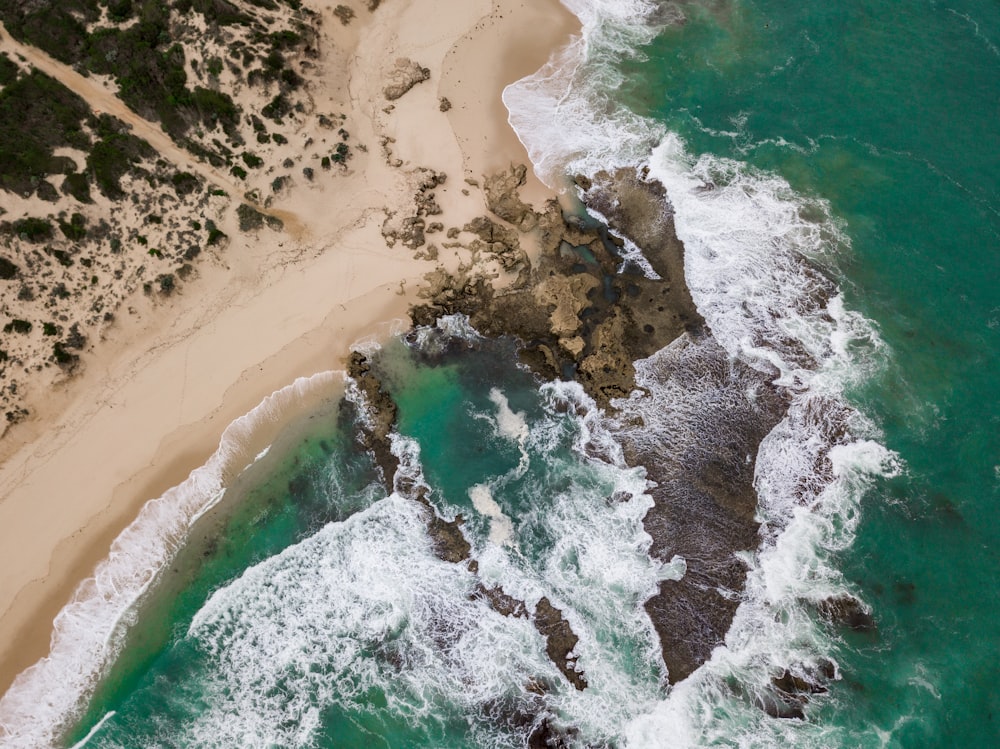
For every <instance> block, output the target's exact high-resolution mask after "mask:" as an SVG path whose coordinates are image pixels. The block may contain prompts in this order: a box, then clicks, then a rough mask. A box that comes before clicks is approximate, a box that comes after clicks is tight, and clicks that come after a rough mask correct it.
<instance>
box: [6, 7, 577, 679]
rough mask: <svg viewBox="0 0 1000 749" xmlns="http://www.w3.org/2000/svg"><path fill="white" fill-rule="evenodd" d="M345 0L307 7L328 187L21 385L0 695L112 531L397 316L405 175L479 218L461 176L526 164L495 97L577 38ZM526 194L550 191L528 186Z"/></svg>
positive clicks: (468, 11)
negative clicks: (392, 229)
mask: <svg viewBox="0 0 1000 749" xmlns="http://www.w3.org/2000/svg"><path fill="white" fill-rule="evenodd" d="M353 5H356V6H357V8H356V10H357V18H356V19H355V20H354V21H353V22H352V24H351V25H350V26H343V25H342V24H341V23H340V22H339V21H338V20H337V19H336V18H335V17H334V16H333V13H332V6H331V7H327V6H326V5H325V4H323V6H322V7H320V6H319V5H318V4H316V5H315V6H314V7H315V9H316V10H317V11H320V12H322V13H323V15H324V26H323V28H324V39H325V41H328V42H330V43H331V45H332V46H331V48H330V50H329V51H324V50H321V52H325V56H324V57H322V58H321V61H322V63H323V64H324V65H326V68H327V69H325V70H322V68H321V72H325V74H326V78H325V83H324V82H323V81H324V79H323V78H322V77H321V78H320V81H319V83H317V82H316V81H314V82H313V84H312V85H313V90H312V91H311V92H310V93H311V95H312V97H313V98H314V99H315V100H316V102H317V108H318V109H324V108H326V109H331V108H333V109H337V110H339V111H343V112H346V113H347V114H348V119H349V121H350V122H351V123H352V128H353V131H352V138H353V139H354V140H355V141H357V142H360V143H364V144H366V145H367V147H368V151H367V153H363V154H362V153H359V154H357V155H356V156H355V158H354V159H353V160H352V163H351V165H350V170H349V172H350V173H348V174H345V175H344V177H343V178H341V179H340V180H339V181H337V182H334V183H329V182H328V183H326V184H325V185H324V186H323V187H321V188H315V187H312V188H310V189H301V190H292V191H291V192H289V193H288V194H287V195H285V196H283V197H282V199H281V200H278V201H277V202H276V203H275V205H274V209H275V212H281V211H287V212H288V213H287V214H286V215H288V216H292V217H295V218H297V219H298V221H299V222H300V224H301V226H299V227H294V228H295V230H294V231H290V232H273V231H271V230H269V229H262V230H261V231H260V235H259V237H257V238H256V239H251V240H243V241H240V239H238V238H237V237H238V235H239V232H238V231H235V230H232V229H231V227H223V228H224V229H226V231H227V233H229V234H230V235H231V236H233V237H234V240H233V242H232V243H231V245H230V246H229V247H228V248H227V249H226V250H225V251H224V252H222V253H219V254H218V255H217V256H216V257H214V258H208V259H207V260H206V261H204V262H202V263H201V264H200V265H199V266H198V272H199V277H198V278H197V280H195V281H192V282H191V283H189V284H186V285H185V286H184V287H183V288H182V290H181V291H180V292H179V293H177V294H175V295H174V297H172V298H171V299H169V300H167V301H160V302H156V303H154V302H151V301H150V300H148V299H146V298H143V297H142V295H137V296H136V297H135V298H134V299H131V300H129V302H128V305H129V306H133V307H134V309H136V310H137V313H136V314H134V315H129V316H122V318H121V320H120V321H119V322H117V323H116V324H115V325H114V326H113V327H112V328H111V329H110V330H109V331H108V332H107V334H106V340H104V341H103V342H102V343H100V344H99V345H98V346H97V347H96V349H95V351H94V352H93V353H91V354H88V355H87V357H86V358H85V361H84V364H85V368H84V371H83V373H82V374H81V375H80V376H78V377H76V378H74V379H72V380H69V381H68V382H66V383H65V384H63V385H61V386H60V387H58V388H56V389H48V390H46V391H44V392H38V393H35V394H34V395H33V398H32V400H31V403H30V405H31V407H32V411H33V416H32V418H31V419H29V420H28V421H26V422H24V423H22V424H19V425H17V426H16V427H15V428H13V429H12V430H11V431H10V432H9V433H8V434H7V435H6V436H5V437H4V439H3V441H2V442H0V459H2V461H3V463H2V465H0V497H2V499H0V693H2V692H3V691H5V690H6V689H7V688H8V687H9V685H10V684H11V682H12V680H13V679H14V677H15V676H16V674H18V673H19V672H20V671H22V670H23V669H24V668H26V667H28V666H29V665H31V664H32V663H34V662H35V661H37V660H38V659H39V658H42V657H44V656H45V654H46V652H47V649H48V643H49V638H50V636H51V632H52V622H53V619H54V617H55V615H56V614H57V613H58V611H59V610H60V609H61V608H62V607H63V606H64V605H65V603H66V602H67V601H68V600H69V598H70V596H71V594H72V592H73V590H74V588H76V586H77V585H78V584H79V583H80V582H81V581H82V580H84V579H85V578H86V577H87V576H89V575H90V574H91V573H92V571H93V570H94V568H95V565H96V564H97V563H98V562H99V561H100V560H101V559H103V558H104V557H105V556H106V555H107V553H108V549H109V546H110V544H111V542H112V540H113V539H114V538H115V537H116V536H117V535H118V534H119V533H120V532H121V530H122V529H123V528H124V527H125V526H127V525H128V524H129V523H130V522H131V520H132V519H133V518H135V517H136V515H137V513H138V511H139V509H140V508H141V507H142V506H143V505H144V504H145V503H146V502H147V501H148V500H150V499H153V498H155V497H158V496H160V495H161V494H163V492H164V491H165V490H167V489H168V488H170V487H172V486H175V485H177V484H178V483H180V482H181V481H183V480H184V478H185V477H186V476H187V475H188V474H189V473H190V472H191V471H192V470H193V469H195V468H196V467H198V466H200V465H202V464H203V463H204V462H205V461H206V459H207V458H208V457H209V456H210V455H211V454H212V452H213V451H214V450H215V449H216V447H217V446H218V443H219V439H220V436H221V434H222V432H223V430H224V429H225V428H226V426H227V425H228V424H230V423H231V422H232V421H233V420H234V419H236V418H238V417H239V416H241V415H242V414H244V413H246V412H248V411H249V410H250V409H252V408H253V407H254V406H255V405H256V404H258V403H260V402H261V400H262V399H264V398H265V397H266V396H267V395H268V394H270V393H272V392H273V391H275V390H278V389H279V388H281V387H283V386H285V385H288V384H289V383H291V382H292V381H293V380H294V379H295V378H297V377H303V376H309V375H312V374H313V373H315V372H320V371H324V370H330V369H338V368H339V367H340V365H341V362H342V360H343V357H344V356H345V355H346V353H347V352H348V350H349V348H350V346H351V345H352V344H353V343H355V342H356V341H358V340H359V339H362V338H364V337H366V336H372V337H375V338H380V337H382V338H384V337H385V336H386V335H387V334H388V333H389V330H390V327H391V324H392V321H394V320H399V319H402V318H405V315H406V310H407V308H408V307H409V305H410V304H411V303H413V302H414V301H415V300H416V298H417V297H416V293H417V291H418V289H419V288H420V285H421V282H422V278H423V275H424V274H425V273H427V272H428V271H430V270H433V268H434V267H435V265H434V264H433V263H431V262H428V261H425V260H418V259H415V258H414V257H413V252H412V251H410V250H408V249H407V248H405V247H402V246H400V245H397V246H396V247H394V248H389V247H387V245H386V242H385V239H384V238H383V236H382V233H381V228H382V223H383V221H384V220H385V216H386V211H387V210H389V211H392V210H396V211H405V210H407V208H408V207H410V206H411V205H412V198H413V192H414V185H415V184H416V183H417V182H418V180H419V178H420V175H419V173H417V168H418V167H427V168H430V169H433V170H435V171H437V172H443V173H445V174H447V175H448V181H447V183H446V184H444V185H442V186H440V187H439V188H438V189H437V191H436V192H437V195H436V199H437V202H438V203H439V204H440V205H441V207H442V209H443V214H442V216H441V219H442V221H446V222H447V223H448V225H452V226H461V225H462V224H463V223H464V222H465V221H467V220H468V219H470V218H472V217H473V216H476V215H480V214H482V213H483V212H484V207H483V200H482V196H481V194H480V193H479V191H478V190H476V189H475V188H470V186H469V185H467V184H466V183H465V182H464V179H465V178H469V179H475V180H481V178H482V176H483V175H484V174H488V173H491V172H493V171H496V170H498V169H501V168H505V167H507V166H508V165H509V164H510V163H528V158H527V154H526V153H525V152H524V149H523V147H522V146H521V144H520V143H519V142H518V141H517V139H516V137H515V136H514V134H513V132H512V131H511V130H510V129H509V127H508V126H507V125H506V111H505V110H504V108H503V104H502V102H501V100H500V94H501V91H502V89H503V87H504V86H505V85H507V84H508V83H511V82H512V81H514V80H516V79H518V78H520V77H522V76H524V75H526V74H528V73H530V72H532V71H534V70H536V69H537V68H539V67H541V65H542V64H543V63H544V62H545V60H546V59H547V58H548V55H549V54H550V53H551V51H552V50H553V49H554V48H555V47H556V46H558V45H559V44H561V43H563V42H565V41H567V40H568V37H569V34H571V33H572V32H574V31H575V30H576V29H577V26H576V21H575V18H573V16H572V15H571V14H569V13H568V11H566V10H565V9H564V8H563V7H562V6H561V5H560V4H559V3H558V2H556V0H547V2H544V3H543V2H532V3H528V2H520V1H518V0H499V1H498V2H494V3H490V2H489V1H488V0H389V2H385V3H383V4H382V6H381V7H380V8H379V9H378V10H377V11H376V12H375V13H373V14H369V13H368V12H367V10H365V9H364V7H363V4H362V3H361V2H356V3H353ZM400 57H406V58H411V59H413V60H416V61H417V62H419V63H420V65H422V66H425V67H427V68H429V69H430V71H431V77H430V79H429V80H428V81H426V82H424V83H421V84H418V85H417V86H416V87H414V88H413V89H412V90H411V91H410V92H408V93H407V94H406V95H405V96H403V97H402V98H401V99H399V100H397V101H395V102H393V104H392V106H391V107H390V106H389V102H387V101H386V100H385V98H384V97H383V95H382V88H383V86H384V83H385V76H386V74H387V72H388V71H389V69H390V68H391V66H392V65H393V64H394V61H395V60H396V59H397V58H400ZM442 96H444V97H447V98H448V100H449V101H450V102H451V105H452V108H451V109H450V110H448V111H447V112H442V111H441V108H440V106H439V100H440V97H442ZM387 110H388V111H387ZM386 137H388V138H392V139H394V141H388V142H389V143H390V144H391V145H390V148H391V154H387V153H385V152H383V149H381V148H380V146H379V144H380V143H381V142H383V139H384V138H386ZM466 192H468V194H465V193H466ZM527 196H528V197H529V198H532V199H535V200H540V199H542V198H544V197H547V196H548V193H547V191H546V190H545V188H544V187H543V186H542V185H541V184H540V183H538V182H537V181H533V182H531V183H530V184H529V185H528V192H527ZM290 228H292V227H290ZM442 254H443V255H447V254H448V253H442ZM461 260H462V258H461V257H459V255H458V254H457V253H455V254H454V256H453V257H452V256H447V257H442V262H443V263H444V264H445V265H447V264H449V263H457V262H460V261H461Z"/></svg>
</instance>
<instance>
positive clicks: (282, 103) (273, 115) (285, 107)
mask: <svg viewBox="0 0 1000 749" xmlns="http://www.w3.org/2000/svg"><path fill="white" fill-rule="evenodd" d="M291 111H292V105H291V103H290V102H289V101H288V99H286V98H285V95H284V94H278V95H277V96H275V97H274V98H273V99H271V101H270V103H268V104H267V105H266V106H265V107H264V108H263V109H261V110H260V113H261V114H262V115H264V116H265V117H267V119H269V120H274V121H275V122H278V123H280V122H281V118H282V117H284V116H286V115H287V114H289V113H290V112H291Z"/></svg>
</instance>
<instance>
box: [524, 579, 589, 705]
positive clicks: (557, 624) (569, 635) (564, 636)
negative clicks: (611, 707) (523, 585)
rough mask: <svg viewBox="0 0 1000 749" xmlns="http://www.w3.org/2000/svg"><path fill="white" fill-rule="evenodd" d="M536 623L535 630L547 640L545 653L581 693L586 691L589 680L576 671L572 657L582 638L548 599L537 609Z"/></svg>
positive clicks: (542, 601) (574, 660) (574, 657)
mask: <svg viewBox="0 0 1000 749" xmlns="http://www.w3.org/2000/svg"><path fill="white" fill-rule="evenodd" d="M534 623H535V629H537V630H538V631H539V633H540V634H541V635H542V637H544V638H545V652H546V653H548V656H549V659H550V660H551V661H552V662H553V663H554V664H556V668H558V669H559V670H560V671H562V674H563V676H565V677H566V678H567V679H569V682H570V684H572V685H573V686H574V687H576V688H577V689H579V690H581V691H582V690H584V689H586V688H587V679H586V678H585V677H584V675H583V673H582V672H580V671H577V670H576V656H575V655H571V653H572V652H573V650H574V649H575V648H576V644H577V643H578V642H579V641H580V638H579V637H577V636H576V635H575V634H574V633H573V630H572V628H570V626H569V622H568V621H566V619H565V618H563V615H562V611H560V610H559V609H557V608H556V607H555V606H553V605H552V603H551V602H550V601H549V599H548V598H542V599H541V600H540V601H539V602H538V605H537V606H536V607H535V618H534Z"/></svg>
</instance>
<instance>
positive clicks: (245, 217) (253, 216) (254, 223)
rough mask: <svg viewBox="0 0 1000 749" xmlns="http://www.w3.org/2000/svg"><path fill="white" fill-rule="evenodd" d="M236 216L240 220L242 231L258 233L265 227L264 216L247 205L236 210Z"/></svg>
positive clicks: (243, 204) (242, 205)
mask: <svg viewBox="0 0 1000 749" xmlns="http://www.w3.org/2000/svg"><path fill="white" fill-rule="evenodd" d="M236 216H237V217H238V218H239V220H240V231H256V230H257V229H259V228H261V227H262V226H263V225H264V214H262V213H260V212H259V211H257V210H256V209H255V208H254V207H253V206H251V205H248V204H246V203H241V204H240V207H239V208H237V209H236Z"/></svg>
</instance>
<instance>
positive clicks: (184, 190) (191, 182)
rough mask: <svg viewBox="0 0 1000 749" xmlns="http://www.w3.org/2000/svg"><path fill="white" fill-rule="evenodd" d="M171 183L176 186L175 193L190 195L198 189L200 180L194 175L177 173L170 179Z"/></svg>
mask: <svg viewBox="0 0 1000 749" xmlns="http://www.w3.org/2000/svg"><path fill="white" fill-rule="evenodd" d="M170 182H171V183H172V184H173V186H174V191H175V192H176V193H177V194H178V195H181V196H183V195H190V194H191V193H193V192H194V191H195V190H197V189H198V183H199V180H198V178H197V177H195V176H194V175H193V174H189V173H188V172H176V173H175V174H174V176H173V177H171V178H170Z"/></svg>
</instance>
